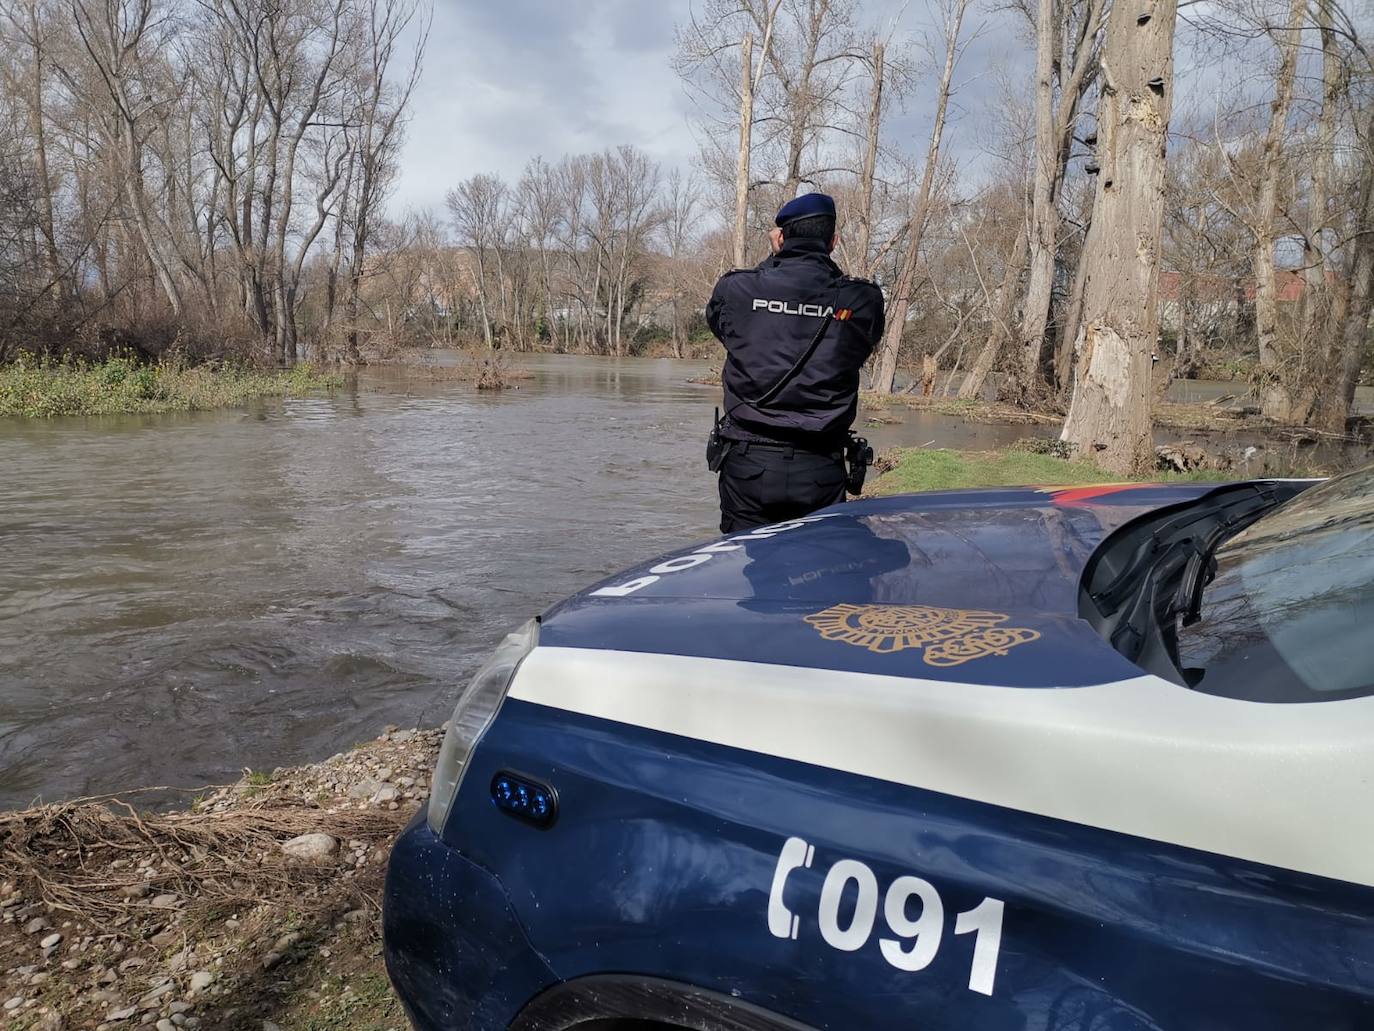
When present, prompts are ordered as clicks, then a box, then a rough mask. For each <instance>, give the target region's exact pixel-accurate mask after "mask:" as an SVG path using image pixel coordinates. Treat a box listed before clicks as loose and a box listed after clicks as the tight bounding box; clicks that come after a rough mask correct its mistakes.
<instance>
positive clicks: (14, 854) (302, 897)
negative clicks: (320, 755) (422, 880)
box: [0, 727, 441, 1031]
mask: <svg viewBox="0 0 1374 1031" xmlns="http://www.w3.org/2000/svg"><path fill="white" fill-rule="evenodd" d="M440 740H441V731H438V730H434V731H425V730H419V731H414V730H397V729H396V728H394V727H389V728H387V731H386V732H385V733H383V735H382V736H381V737H380V738H378V739H376V740H374V741H369V742H366V743H364V744H362V745H359V746H357V747H356V748H354V749H353V750H351V751H349V752H346V753H342V754H339V755H335V756H334V757H332V758H330V759H328V760H326V761H324V762H322V763H317V764H314V765H311V766H303V767H300V768H296V769H291V770H276V771H273V772H272V773H270V774H268V773H260V772H249V771H245V775H244V777H243V778H242V779H241V780H240V781H239V782H238V783H237V784H234V785H232V786H230V787H224V788H220V789H216V790H212V791H209V792H208V793H206V794H204V795H203V796H201V797H199V798H197V799H196V800H195V801H194V802H193V803H192V804H191V805H190V807H189V808H187V809H185V810H183V811H179V812H171V813H159V812H139V811H138V810H137V809H136V808H135V806H136V805H137V800H136V799H132V798H130V799H124V800H119V799H112V798H107V799H92V800H78V801H74V802H66V803H59V804H55V805H49V806H42V807H38V808H33V809H27V810H21V811H17V812H10V813H4V814H0V1006H3V1009H0V1016H3V1017H4V1018H5V1019H6V1021H8V1022H7V1023H6V1024H5V1026H6V1027H12V1028H16V1029H26V1031H68V1029H77V1028H96V1029H103V1031H115V1029H118V1028H125V1027H138V1026H150V1027H154V1028H156V1031H173V1029H175V1028H178V1027H184V1028H189V1029H195V1028H202V1029H205V1031H211V1029H214V1031H220V1029H228V1031H250V1029H251V1031H273V1028H277V1029H288V1031H333V1029H339V1031H343V1029H348V1031H401V1029H402V1028H404V1027H405V1026H406V1020H405V1016H404V1014H403V1013H402V1011H401V1008H400V1005H399V1003H398V1002H397V1001H396V999H395V997H394V995H393V994H392V992H391V989H390V985H389V983H388V981H387V978H386V972H385V969H384V967H383V965H382V959H381V944H380V915H381V909H380V898H381V889H382V880H383V874H384V870H385V864H386V857H387V852H388V849H389V847H390V844H391V841H392V839H393V838H394V837H395V835H396V834H397V832H398V831H399V830H400V829H401V828H402V827H403V826H404V825H405V823H406V822H407V821H408V820H409V819H410V817H411V816H412V815H414V813H415V811H416V810H417V808H418V807H419V806H420V805H421V804H422V801H423V799H424V798H425V797H426V795H427V794H428V790H429V788H428V780H429V776H430V773H431V771H432V770H433V768H434V762H435V758H436V756H437V754H438V749H439V743H440Z"/></svg>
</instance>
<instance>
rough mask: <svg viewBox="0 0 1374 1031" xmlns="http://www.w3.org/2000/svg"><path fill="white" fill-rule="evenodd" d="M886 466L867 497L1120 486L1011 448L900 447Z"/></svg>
mask: <svg viewBox="0 0 1374 1031" xmlns="http://www.w3.org/2000/svg"><path fill="white" fill-rule="evenodd" d="M884 458H885V459H886V461H885V462H884V464H885V465H889V468H887V469H886V470H885V471H884V472H883V473H882V475H881V476H879V477H878V479H877V480H875V481H874V482H873V485H872V487H871V488H870V490H869V492H870V493H872V494H906V493H909V492H911V491H921V490H960V489H963V488H966V487H1012V486H1020V485H1022V484H1037V485H1041V484H1043V485H1049V486H1065V487H1067V486H1072V485H1074V484H1081V483H1111V482H1121V480H1122V477H1120V476H1116V475H1113V474H1112V473H1109V472H1107V471H1106V470H1104V469H1101V468H1099V467H1098V466H1096V465H1093V464H1092V463H1091V462H1082V461H1067V460H1065V459H1063V458H1060V457H1057V456H1056V455H1053V454H1043V453H1038V452H1035V451H1031V450H1027V449H1022V448H1017V447H1010V448H1003V449H1002V450H1000V451H943V450H939V451H937V450H928V449H925V448H901V449H899V450H896V451H893V452H890V453H889V454H887V455H885V456H884ZM1238 475H1239V473H1236V472H1230V471H1218V470H1214V469H1206V470H1198V471H1196V472H1189V473H1171V472H1158V473H1152V474H1151V475H1150V476H1148V477H1145V478H1144V480H1145V481H1146V482H1151V483H1154V482H1160V481H1164V480H1229V479H1234V478H1236V476H1238Z"/></svg>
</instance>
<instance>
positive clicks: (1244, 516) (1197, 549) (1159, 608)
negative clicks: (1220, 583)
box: [1088, 484, 1283, 676]
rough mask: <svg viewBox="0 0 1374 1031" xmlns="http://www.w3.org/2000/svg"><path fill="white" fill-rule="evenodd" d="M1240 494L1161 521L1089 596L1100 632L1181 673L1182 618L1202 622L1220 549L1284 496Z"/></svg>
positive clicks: (1147, 663)
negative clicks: (1176, 657)
mask: <svg viewBox="0 0 1374 1031" xmlns="http://www.w3.org/2000/svg"><path fill="white" fill-rule="evenodd" d="M1236 495H1238V496H1236ZM1236 495H1233V496H1232V497H1230V498H1228V499H1226V500H1224V501H1221V502H1220V503H1214V504H1211V505H1205V506H1203V507H1202V508H1201V509H1196V508H1190V509H1189V510H1187V511H1185V512H1182V513H1179V514H1176V515H1174V516H1172V517H1171V518H1168V519H1165V520H1164V521H1162V522H1160V523H1159V525H1157V526H1155V527H1153V528H1152V530H1151V532H1150V533H1149V535H1148V536H1147V537H1145V538H1144V539H1143V540H1141V541H1140V542H1139V543H1137V544H1136V546H1135V548H1134V549H1133V550H1132V551H1131V554H1130V557H1129V558H1128V559H1127V560H1126V561H1125V562H1124V564H1123V566H1122V568H1121V569H1120V570H1119V571H1118V572H1117V573H1116V574H1115V575H1113V576H1112V578H1111V579H1110V580H1109V581H1108V582H1107V583H1106V584H1104V585H1102V586H1101V587H1100V588H1098V589H1097V590H1095V591H1093V592H1092V593H1091V594H1089V595H1088V597H1089V599H1090V600H1091V601H1092V603H1093V605H1094V606H1095V607H1096V609H1097V612H1098V619H1097V620H1095V621H1094V625H1095V626H1096V627H1097V629H1098V631H1099V633H1101V634H1103V636H1104V637H1106V638H1107V639H1108V640H1109V641H1110V642H1111V644H1112V647H1113V648H1115V649H1116V650H1117V651H1119V652H1120V653H1121V654H1122V655H1124V656H1125V657H1126V658H1128V659H1130V660H1131V661H1132V662H1135V663H1137V664H1138V665H1140V666H1142V667H1143V668H1146V669H1149V670H1152V671H1153V672H1156V673H1161V675H1169V676H1178V675H1179V674H1178V672H1177V665H1176V663H1175V661H1174V655H1175V646H1174V643H1173V642H1174V638H1175V634H1176V626H1175V617H1176V616H1178V615H1179V614H1180V613H1182V614H1183V615H1184V617H1185V619H1190V620H1196V618H1197V612H1198V611H1199V610H1200V608H1201V605H1202V593H1203V591H1204V590H1205V589H1206V587H1207V585H1208V584H1209V583H1210V582H1211V579H1212V576H1213V575H1214V570H1215V566H1216V559H1215V556H1216V552H1217V550H1218V549H1219V548H1220V547H1221V545H1222V544H1224V543H1225V542H1226V541H1227V540H1228V539H1230V538H1231V537H1233V536H1234V535H1235V534H1237V533H1239V532H1240V531H1241V530H1243V529H1244V528H1245V527H1247V526H1249V525H1250V524H1251V523H1253V522H1254V521H1255V520H1257V519H1259V518H1260V516H1262V515H1263V514H1264V513H1265V512H1268V511H1269V510H1270V509H1272V508H1273V507H1274V506H1275V505H1278V504H1279V503H1280V502H1281V501H1282V500H1283V499H1282V498H1281V497H1279V496H1277V495H1276V494H1275V493H1274V492H1273V491H1271V490H1269V489H1268V488H1267V487H1260V486H1257V485H1253V484H1246V485H1243V487H1242V488H1241V489H1237V490H1236ZM1214 500H1215V498H1214Z"/></svg>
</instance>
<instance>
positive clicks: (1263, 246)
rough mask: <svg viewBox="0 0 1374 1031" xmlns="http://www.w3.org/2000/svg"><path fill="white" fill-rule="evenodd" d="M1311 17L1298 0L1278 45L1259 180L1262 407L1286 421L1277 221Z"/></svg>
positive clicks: (1289, 407)
mask: <svg viewBox="0 0 1374 1031" xmlns="http://www.w3.org/2000/svg"><path fill="white" fill-rule="evenodd" d="M1306 14H1307V0H1292V2H1291V4H1290V7H1289V14H1288V25H1287V28H1286V29H1284V30H1282V35H1281V36H1280V37H1279V38H1278V39H1276V40H1275V42H1276V44H1277V46H1278V48H1279V69H1278V74H1277V75H1276V76H1275V78H1274V100H1273V103H1272V104H1271V105H1270V108H1269V129H1268V131H1267V132H1266V133H1265V135H1264V144H1263V147H1262V149H1261V151H1260V162H1259V169H1258V171H1257V176H1258V179H1259V183H1258V186H1259V192H1258V196H1257V199H1256V204H1255V215H1254V224H1253V226H1252V230H1253V232H1254V234H1255V252H1254V259H1253V260H1254V269H1255V337H1256V341H1257V343H1258V345H1259V360H1260V368H1261V369H1262V371H1263V373H1264V376H1265V379H1266V382H1265V385H1264V388H1263V390H1262V392H1261V397H1260V405H1261V408H1262V410H1263V412H1264V414H1265V415H1266V416H1268V417H1269V418H1271V419H1277V420H1279V421H1281V422H1288V421H1291V420H1292V418H1293V416H1294V414H1295V413H1294V410H1293V407H1294V406H1293V399H1292V397H1291V395H1290V394H1289V391H1288V389H1287V387H1286V386H1285V385H1284V384H1283V372H1284V370H1283V369H1282V365H1283V354H1282V351H1281V348H1280V344H1279V325H1278V287H1277V284H1276V282H1275V278H1276V273H1275V269H1274V244H1275V232H1274V216H1275V214H1276V212H1277V210H1278V190H1279V175H1280V167H1279V166H1280V164H1281V161H1282V157H1283V140H1284V137H1285V135H1286V134H1287V127H1288V113H1289V111H1290V110H1291V108H1292V104H1293V82H1294V79H1295V78H1296V73H1297V66H1298V48H1299V44H1300V42H1301V41H1300V39H1299V35H1300V33H1301V31H1302V22H1303V18H1304V17H1306Z"/></svg>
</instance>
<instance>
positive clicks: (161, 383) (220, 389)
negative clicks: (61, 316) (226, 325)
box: [0, 355, 343, 418]
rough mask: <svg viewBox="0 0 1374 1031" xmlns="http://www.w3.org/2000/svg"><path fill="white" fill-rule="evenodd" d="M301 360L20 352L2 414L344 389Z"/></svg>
mask: <svg viewBox="0 0 1374 1031" xmlns="http://www.w3.org/2000/svg"><path fill="white" fill-rule="evenodd" d="M342 383H343V379H342V377H340V376H337V375H334V374H330V373H323V372H321V371H319V370H318V369H316V368H314V367H313V366H310V365H306V364H302V365H297V366H296V367H295V368H292V369H288V370H284V371H282V370H273V371H261V370H257V369H252V368H248V367H246V366H241V365H232V364H215V365H210V364H206V365H185V364H182V363H180V362H175V361H164V362H161V363H159V364H156V365H139V364H138V363H136V362H133V361H130V360H129V359H127V358H110V359H107V360H106V361H103V362H86V361H69V362H59V361H53V360H51V359H45V358H34V357H31V356H26V355H21V356H20V357H19V358H18V359H17V360H16V361H14V362H12V363H10V364H8V365H5V366H0V416H3V415H17V416H26V417H30V418H45V417H48V416H54V415H121V414H129V413H159V412H190V411H200V410H203V409H209V408H229V407H233V406H235V405H241V404H243V403H244V402H246V401H248V400H250V399H252V398H255V397H267V396H288V397H298V396H300V395H303V394H309V393H313V392H315V391H319V390H329V389H333V388H335V387H338V386H341V385H342Z"/></svg>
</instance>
